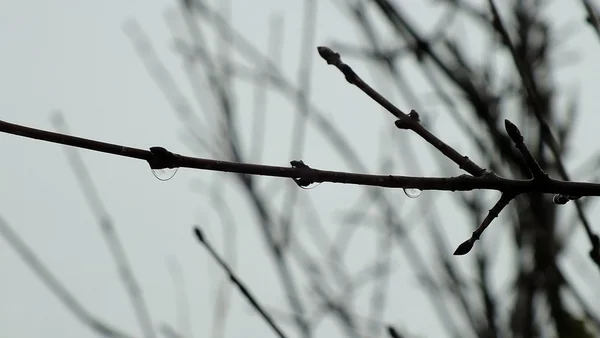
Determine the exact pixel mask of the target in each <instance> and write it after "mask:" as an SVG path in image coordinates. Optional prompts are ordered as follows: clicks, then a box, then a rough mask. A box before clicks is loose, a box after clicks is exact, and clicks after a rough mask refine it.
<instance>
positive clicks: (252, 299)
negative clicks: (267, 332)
mask: <svg viewBox="0 0 600 338" xmlns="http://www.w3.org/2000/svg"><path fill="white" fill-rule="evenodd" d="M194 233H195V234H196V238H198V241H199V242H200V243H202V244H203V245H204V247H205V248H206V249H207V250H208V252H209V253H210V254H211V256H212V257H213V258H214V259H215V260H216V261H217V263H218V264H219V265H220V266H221V268H223V270H225V272H226V273H227V276H228V277H229V279H230V280H231V282H232V283H233V284H235V286H237V287H238V289H239V290H240V292H241V293H242V294H243V295H244V297H246V299H247V300H248V301H249V302H250V304H251V305H252V307H254V309H256V311H258V313H260V315H261V316H262V317H263V319H264V320H265V321H266V322H267V323H268V324H269V326H270V327H271V328H272V329H273V330H274V331H275V333H277V336H279V337H280V338H285V337H286V336H285V334H284V333H283V331H282V330H281V329H280V328H279V327H278V326H277V324H276V323H275V321H273V319H272V318H271V316H270V315H269V314H268V313H267V312H266V311H265V310H263V308H262V306H260V304H258V301H257V300H256V298H255V297H254V296H253V295H252V293H250V291H249V290H248V289H247V288H246V287H245V286H244V284H243V283H242V281H241V280H240V279H239V278H238V277H237V276H236V275H235V274H234V272H233V271H231V269H230V268H229V266H228V265H227V263H226V262H225V261H223V259H222V258H221V256H219V254H218V253H217V252H216V251H215V249H214V248H213V247H212V245H210V243H209V242H208V241H207V240H206V238H204V235H203V234H202V230H200V228H199V227H196V228H194Z"/></svg>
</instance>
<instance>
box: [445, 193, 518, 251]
mask: <svg viewBox="0 0 600 338" xmlns="http://www.w3.org/2000/svg"><path fill="white" fill-rule="evenodd" d="M515 196H516V195H515V194H513V193H506V192H505V193H502V196H500V199H499V200H498V202H496V204H495V205H494V206H493V207H492V208H491V209H490V211H489V213H488V214H487V216H486V217H485V219H484V220H483V222H481V225H479V227H478V228H477V229H475V231H473V234H472V235H471V238H469V239H468V240H466V241H464V242H463V243H462V244H461V245H459V246H458V248H456V251H454V254H455V255H458V256H460V255H465V254H467V253H468V252H469V251H471V248H473V244H474V243H475V241H477V240H478V239H479V237H480V236H481V234H482V233H483V232H484V231H485V229H487V227H488V226H489V225H490V224H491V223H492V221H493V220H494V218H496V217H498V214H499V213H500V211H502V209H504V207H506V206H507V205H508V203H509V202H510V201H511V200H512V199H513V198H515Z"/></svg>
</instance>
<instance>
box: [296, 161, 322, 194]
mask: <svg viewBox="0 0 600 338" xmlns="http://www.w3.org/2000/svg"><path fill="white" fill-rule="evenodd" d="M290 164H291V165H292V168H295V169H298V170H297V172H298V174H299V175H298V176H297V177H294V178H292V179H293V180H294V182H296V184H297V185H298V186H299V187H300V188H306V187H308V186H309V185H311V184H313V183H317V181H318V171H317V170H316V169H313V168H311V167H309V166H308V165H306V164H305V163H304V162H303V161H301V160H292V161H290Z"/></svg>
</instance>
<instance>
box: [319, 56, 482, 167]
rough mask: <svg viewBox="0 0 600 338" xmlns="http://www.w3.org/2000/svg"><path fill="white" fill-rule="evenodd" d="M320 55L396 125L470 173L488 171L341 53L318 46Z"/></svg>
mask: <svg viewBox="0 0 600 338" xmlns="http://www.w3.org/2000/svg"><path fill="white" fill-rule="evenodd" d="M317 50H318V52H319V55H321V57H322V58H323V59H324V60H325V61H327V64H331V65H334V66H335V67H336V68H338V69H339V70H340V71H341V72H342V74H344V76H345V77H346V81H348V82H349V83H350V84H353V85H355V86H357V87H358V88H360V90H362V91H363V92H364V93H365V94H367V95H368V96H369V97H371V98H372V99H373V100H375V101H376V102H377V103H379V104H380V105H381V106H382V107H383V108H385V109H386V110H387V111H389V112H390V113H391V114H392V115H394V116H395V117H396V118H398V120H397V121H396V126H397V127H398V128H400V129H410V130H412V131H414V132H415V133H417V134H418V135H419V136H421V137H422V138H423V139H424V140H425V141H427V142H428V143H429V144H431V145H432V146H434V147H435V148H436V149H438V150H439V151H440V152H441V153H442V154H444V155H445V156H446V157H448V158H449V159H450V160H452V161H453V162H454V163H456V164H458V165H459V167H460V168H461V169H463V170H465V171H466V172H468V173H469V174H471V175H473V176H476V177H479V176H483V175H484V174H485V173H486V170H485V169H483V168H481V167H479V166H478V165H477V164H475V163H474V162H473V161H471V160H470V159H469V158H468V157H467V156H463V155H461V154H460V153H459V152H458V151H456V150H455V149H454V148H452V147H450V146H449V145H447V144H446V143H444V142H443V141H442V140H440V139H439V138H437V137H436V136H435V135H433V134H432V133H431V132H430V131H429V130H427V129H426V128H425V127H423V126H422V125H421V123H419V119H418V114H417V112H416V111H414V110H412V111H411V112H410V114H405V113H404V112H403V111H402V110H400V109H399V108H398V107H396V106H395V105H394V104H393V103H391V102H390V101H388V100H387V99H386V98H384V97H383V96H382V95H381V94H379V93H378V92H377V91H376V90H375V89H373V88H371V86H369V85H368V84H367V83H366V82H364V81H363V80H362V79H361V78H360V76H358V74H356V73H355V72H354V70H352V68H351V67H350V66H348V65H347V64H345V63H344V62H342V58H341V57H340V54H338V53H336V52H334V51H333V50H332V49H331V48H329V47H323V46H321V47H318V48H317Z"/></svg>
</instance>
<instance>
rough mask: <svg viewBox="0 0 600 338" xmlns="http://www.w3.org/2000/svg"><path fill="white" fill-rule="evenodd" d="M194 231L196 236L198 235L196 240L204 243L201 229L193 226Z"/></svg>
mask: <svg viewBox="0 0 600 338" xmlns="http://www.w3.org/2000/svg"><path fill="white" fill-rule="evenodd" d="M194 232H195V233H196V237H198V240H199V241H200V242H202V243H204V235H203V234H202V230H200V228H194Z"/></svg>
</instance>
